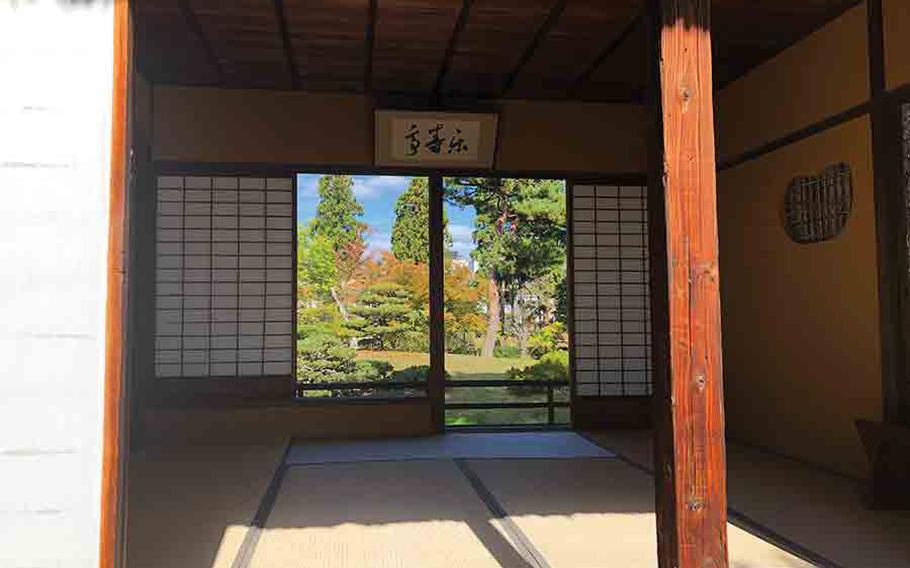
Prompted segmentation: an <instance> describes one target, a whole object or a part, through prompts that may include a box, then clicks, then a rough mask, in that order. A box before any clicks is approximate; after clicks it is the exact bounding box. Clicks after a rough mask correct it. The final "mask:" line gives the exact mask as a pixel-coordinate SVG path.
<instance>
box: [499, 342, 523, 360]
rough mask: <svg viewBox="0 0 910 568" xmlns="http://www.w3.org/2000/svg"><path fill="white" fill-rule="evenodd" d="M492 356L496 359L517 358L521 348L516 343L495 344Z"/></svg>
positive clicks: (519, 355)
mask: <svg viewBox="0 0 910 568" xmlns="http://www.w3.org/2000/svg"><path fill="white" fill-rule="evenodd" d="M493 357H496V358H498V359H518V358H519V357H521V349H519V348H518V346H516V345H502V344H497V345H496V349H494V350H493Z"/></svg>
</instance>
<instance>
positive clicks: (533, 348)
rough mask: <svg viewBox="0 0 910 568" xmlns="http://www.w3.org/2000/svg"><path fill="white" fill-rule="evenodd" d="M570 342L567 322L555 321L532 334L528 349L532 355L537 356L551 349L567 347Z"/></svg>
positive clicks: (541, 355)
mask: <svg viewBox="0 0 910 568" xmlns="http://www.w3.org/2000/svg"><path fill="white" fill-rule="evenodd" d="M568 344H569V336H568V334H567V333H566V326H565V324H563V323H562V322H559V321H555V322H553V323H551V324H549V325H547V326H545V327H544V328H543V329H541V330H540V331H538V332H537V333H535V334H533V335H531V337H530V338H529V339H528V350H529V351H530V353H531V356H532V357H535V358H537V357H543V356H544V355H545V354H547V353H550V352H551V351H557V350H561V349H566V348H567V347H568Z"/></svg>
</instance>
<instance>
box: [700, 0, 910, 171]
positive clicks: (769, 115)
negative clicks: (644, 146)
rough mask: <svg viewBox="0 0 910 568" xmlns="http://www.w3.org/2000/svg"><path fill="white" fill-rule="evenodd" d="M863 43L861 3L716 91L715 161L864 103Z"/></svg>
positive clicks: (866, 86)
mask: <svg viewBox="0 0 910 568" xmlns="http://www.w3.org/2000/svg"><path fill="white" fill-rule="evenodd" d="M898 1H901V2H903V1H904V0H898ZM866 38H867V35H866V7H865V4H861V5H859V6H857V7H856V8H853V9H851V10H849V11H848V12H846V13H845V14H844V15H842V16H841V17H840V18H837V19H836V20H834V21H833V22H831V23H830V24H828V25H827V26H825V27H824V28H822V29H820V30H818V31H817V32H815V33H814V34H812V35H811V36H809V37H808V38H806V39H805V40H803V41H801V42H799V43H797V44H795V45H794V46H792V47H790V48H789V49H787V50H786V51H784V52H782V53H781V54H780V55H778V56H777V57H775V58H773V59H772V60H770V61H768V62H766V63H764V64H763V65H761V66H759V67H758V68H756V69H754V70H753V71H752V72H750V73H748V74H747V75H745V76H743V77H741V78H740V79H739V80H737V81H734V82H733V83H731V84H730V85H729V86H727V87H726V88H725V89H723V90H722V91H720V92H719V93H718V94H717V96H716V107H717V111H716V116H717V119H716V120H717V125H716V128H717V155H718V162H721V163H722V162H723V161H725V160H728V159H730V158H733V157H735V156H738V155H740V154H742V153H743V152H745V151H747V150H751V149H753V148H756V147H758V146H761V145H762V144H764V143H766V142H768V141H771V140H774V139H775V138H780V137H782V136H784V135H786V134H789V133H791V132H794V131H796V130H799V129H800V128H804V127H806V126H809V125H811V124H814V123H816V122H819V121H821V120H824V119H825V118H828V117H829V116H833V115H836V114H838V113H840V112H843V111H845V110H847V109H849V108H851V107H853V106H856V105H859V104H862V103H864V102H866V101H867V100H868V98H869V64H868V61H869V57H868V41H867V39H866Z"/></svg>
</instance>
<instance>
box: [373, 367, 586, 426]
mask: <svg viewBox="0 0 910 568" xmlns="http://www.w3.org/2000/svg"><path fill="white" fill-rule="evenodd" d="M357 358H358V359H372V360H376V361H387V362H389V363H391V364H392V366H393V367H395V370H399V369H404V368H407V367H413V366H416V365H428V364H429V362H430V356H429V355H428V354H426V353H409V352H401V351H359V352H358V353H357ZM533 363H534V359H530V358H527V359H517V358H516V359H509V358H497V357H476V356H473V355H451V354H446V372H448V373H449V378H450V379H451V380H453V381H458V380H499V379H506V378H508V376H507V375H506V371H508V370H509V369H511V368H512V367H526V366H528V365H531V364H533ZM555 398H556V400H557V401H565V400H567V399H568V388H563V389H561V390H560V391H557V393H556V396H555ZM544 401H546V394H545V393H537V394H533V393H532V394H516V393H514V392H513V391H511V390H509V389H507V388H505V387H476V388H450V389H447V390H446V402H544ZM556 420H557V423H563V424H564V423H567V422H568V420H569V417H568V409H565V408H560V409H557V410H556ZM546 421H547V410H546V409H545V408H541V409H537V408H532V409H526V408H519V409H495V410H486V409H478V410H449V411H447V412H446V423H447V424H449V425H453V426H454V425H459V426H461V425H485V424H516V425H518V424H543V423H546Z"/></svg>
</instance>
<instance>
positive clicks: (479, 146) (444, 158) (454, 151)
mask: <svg viewBox="0 0 910 568" xmlns="http://www.w3.org/2000/svg"><path fill="white" fill-rule="evenodd" d="M496 120H497V116H496V115H495V114H478V113H438V112H410V111H386V110H381V111H376V125H375V126H376V165H379V166H420V165H425V166H427V167H433V168H445V167H462V168H464V167H476V168H490V167H492V166H493V155H494V151H495V147H496Z"/></svg>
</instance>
